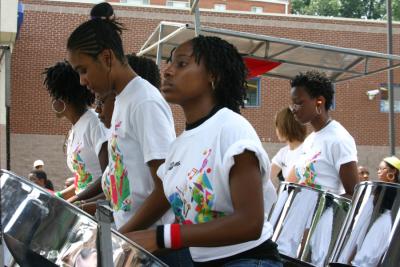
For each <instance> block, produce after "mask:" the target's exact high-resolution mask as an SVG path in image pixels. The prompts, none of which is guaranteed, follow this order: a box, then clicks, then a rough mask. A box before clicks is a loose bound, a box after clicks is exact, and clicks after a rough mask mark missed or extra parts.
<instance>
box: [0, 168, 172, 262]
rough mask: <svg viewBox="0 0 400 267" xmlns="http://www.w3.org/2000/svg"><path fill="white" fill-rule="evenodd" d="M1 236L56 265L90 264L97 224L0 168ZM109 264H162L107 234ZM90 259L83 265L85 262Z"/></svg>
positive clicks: (45, 192) (91, 218)
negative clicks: (7, 237)
mask: <svg viewBox="0 0 400 267" xmlns="http://www.w3.org/2000/svg"><path fill="white" fill-rule="evenodd" d="M0 182H1V223H2V227H3V229H2V230H3V233H4V234H5V235H7V236H9V237H11V239H13V240H15V241H16V242H18V243H20V244H22V245H24V246H25V247H27V248H28V249H29V250H31V251H32V252H34V253H37V254H38V255H41V256H42V257H44V258H45V259H47V260H49V261H51V262H53V263H55V264H56V265H58V266H79V265H80V262H81V263H82V264H83V263H84V264H89V266H96V264H97V263H96V261H97V250H96V243H97V236H98V224H97V221H96V220H95V219H94V218H93V217H92V216H90V215H89V214H87V213H85V212H83V211H81V210H80V209H78V208H77V207H75V206H73V205H71V204H69V203H67V202H66V201H64V200H61V199H59V198H57V197H54V196H53V195H51V194H50V193H48V192H47V191H45V190H43V189H42V188H40V187H38V186H36V185H35V184H33V183H31V182H30V181H28V180H27V179H25V178H22V177H18V176H16V175H15V174H13V173H11V172H8V171H4V170H0ZM112 249H113V262H114V266H121V267H127V266H166V265H165V264H164V263H162V262H161V261H160V260H158V259H157V258H156V257H155V256H153V255H152V254H151V253H149V252H147V251H145V250H144V249H143V248H141V247H139V246H138V245H136V244H135V243H133V242H132V241H130V240H128V239H127V238H125V237H124V236H122V235H121V234H119V233H117V232H116V231H112ZM90 259H91V260H92V261H91V262H88V260H90Z"/></svg>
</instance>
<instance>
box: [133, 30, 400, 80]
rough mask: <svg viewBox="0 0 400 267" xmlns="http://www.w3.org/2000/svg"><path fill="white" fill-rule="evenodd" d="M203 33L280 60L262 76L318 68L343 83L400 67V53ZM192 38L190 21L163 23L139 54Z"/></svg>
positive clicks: (164, 53) (163, 54)
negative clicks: (185, 22)
mask: <svg viewBox="0 0 400 267" xmlns="http://www.w3.org/2000/svg"><path fill="white" fill-rule="evenodd" d="M200 34H201V35H206V36H218V37H220V38H222V39H225V40H226V41H228V42H230V43H232V44H233V45H235V46H236V47H237V49H238V50H239V52H240V53H241V54H242V55H243V56H245V57H249V58H255V59H259V60H267V61H269V62H277V63H279V65H278V66H277V67H275V68H273V69H272V70H270V71H268V72H266V73H264V74H263V75H265V76H272V77H278V78H283V79H293V78H294V77H295V76H296V75H297V74H298V73H299V72H305V71H308V70H317V71H321V72H325V73H326V74H327V76H328V77H329V78H330V79H331V80H332V81H333V82H341V81H346V80H350V79H354V78H358V77H362V76H366V75H370V74H374V73H377V72H381V71H385V70H388V69H390V68H398V67H400V56H397V55H387V54H383V53H376V52H370V51H363V50H357V49H351V48H341V47H335V46H329V45H323V44H317V43H310V42H302V41H296V40H291V39H285V38H277V37H272V36H266V35H260V34H253V33H246V32H239V31H233V30H228V29H221V28H211V27H204V26H202V27H201V30H200ZM193 37H195V31H194V26H193V25H191V24H183V23H175V22H161V23H160V24H159V25H158V26H157V28H156V30H155V31H154V32H153V33H152V34H151V35H150V37H149V38H148V40H147V41H146V42H145V44H144V45H143V46H142V48H141V50H140V51H139V53H138V55H143V56H148V57H154V58H157V57H158V58H159V59H167V58H168V57H169V56H170V54H171V51H172V49H174V48H175V47H177V46H178V45H180V44H182V43H183V42H185V41H187V40H190V39H192V38H193ZM158 51H160V53H159V54H158ZM390 60H391V61H392V65H391V67H390V68H389V67H388V66H389V62H390Z"/></svg>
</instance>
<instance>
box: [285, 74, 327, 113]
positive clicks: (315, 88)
mask: <svg viewBox="0 0 400 267" xmlns="http://www.w3.org/2000/svg"><path fill="white" fill-rule="evenodd" d="M291 86H292V87H300V86H301V87H303V88H304V90H306V92H307V94H308V95H309V96H311V97H312V98H316V97H319V96H323V97H324V98H325V110H329V108H330V107H331V106H332V102H333V95H334V94H335V90H334V89H333V85H332V82H331V81H330V80H329V79H328V77H326V75H325V73H322V72H318V71H307V72H306V73H300V74H299V75H297V76H296V77H295V78H294V79H293V80H292V81H291Z"/></svg>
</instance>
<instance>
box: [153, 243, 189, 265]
mask: <svg viewBox="0 0 400 267" xmlns="http://www.w3.org/2000/svg"><path fill="white" fill-rule="evenodd" d="M158 258H159V259H160V260H162V261H163V262H164V263H165V264H167V265H168V266H169V267H192V266H193V263H192V257H191V256H190V252H189V249H188V248H184V249H180V250H171V251H169V252H168V253H167V254H164V255H160V256H158Z"/></svg>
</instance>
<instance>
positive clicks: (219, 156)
mask: <svg viewBox="0 0 400 267" xmlns="http://www.w3.org/2000/svg"><path fill="white" fill-rule="evenodd" d="M244 150H250V151H253V152H254V153H255V154H256V156H257V158H258V160H259V163H260V168H261V173H262V183H263V191H264V209H265V211H266V212H265V214H266V216H267V214H268V213H269V210H270V209H271V206H272V204H273V203H274V202H275V200H276V193H275V190H274V187H273V185H272V183H271V181H270V179H269V173H270V163H269V159H268V155H267V153H266V152H265V150H264V149H263V147H262V144H261V142H260V139H259V138H258V136H257V133H256V132H255V130H254V129H253V127H252V126H251V125H250V123H249V122H248V121H247V120H246V119H245V118H243V117H242V116H240V115H239V114H236V113H235V112H233V111H231V110H229V109H227V108H223V109H221V110H219V111H218V112H217V113H216V114H214V115H213V116H212V117H211V118H209V119H208V120H207V121H205V122H204V123H203V124H201V125H200V126H198V127H196V128H194V129H191V130H187V131H184V132H183V133H182V134H181V135H180V136H179V137H178V138H177V139H176V140H175V141H174V142H173V144H172V146H171V149H170V150H169V152H168V156H167V158H166V161H165V163H164V164H163V165H161V166H160V168H159V169H158V172H157V173H158V176H159V177H161V179H162V180H163V185H164V192H165V195H166V196H167V199H168V200H169V202H170V204H171V206H172V210H173V211H174V214H175V218H176V220H177V221H178V222H179V223H186V224H187V223H189V224H197V223H204V222H208V221H211V220H213V219H215V218H219V217H223V216H226V215H229V214H232V213H233V212H234V210H233V205H232V199H231V194H230V190H229V188H230V187H229V172H230V169H231V167H232V166H233V165H234V156H236V155H239V154H241V153H243V152H244ZM251 219H252V218H249V220H251ZM272 231H273V230H272V226H271V225H270V224H269V222H268V220H267V218H265V220H264V227H263V231H262V234H261V237H260V238H259V239H258V240H255V241H249V242H245V243H241V244H236V245H231V246H220V247H191V248H190V253H191V255H192V258H193V260H194V261H198V262H204V261H210V260H214V259H218V258H225V257H229V256H232V255H235V254H238V253H240V252H243V251H246V250H249V249H251V248H254V247H256V246H258V245H260V244H261V243H263V242H264V241H266V240H267V239H269V238H270V237H271V236H272Z"/></svg>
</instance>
